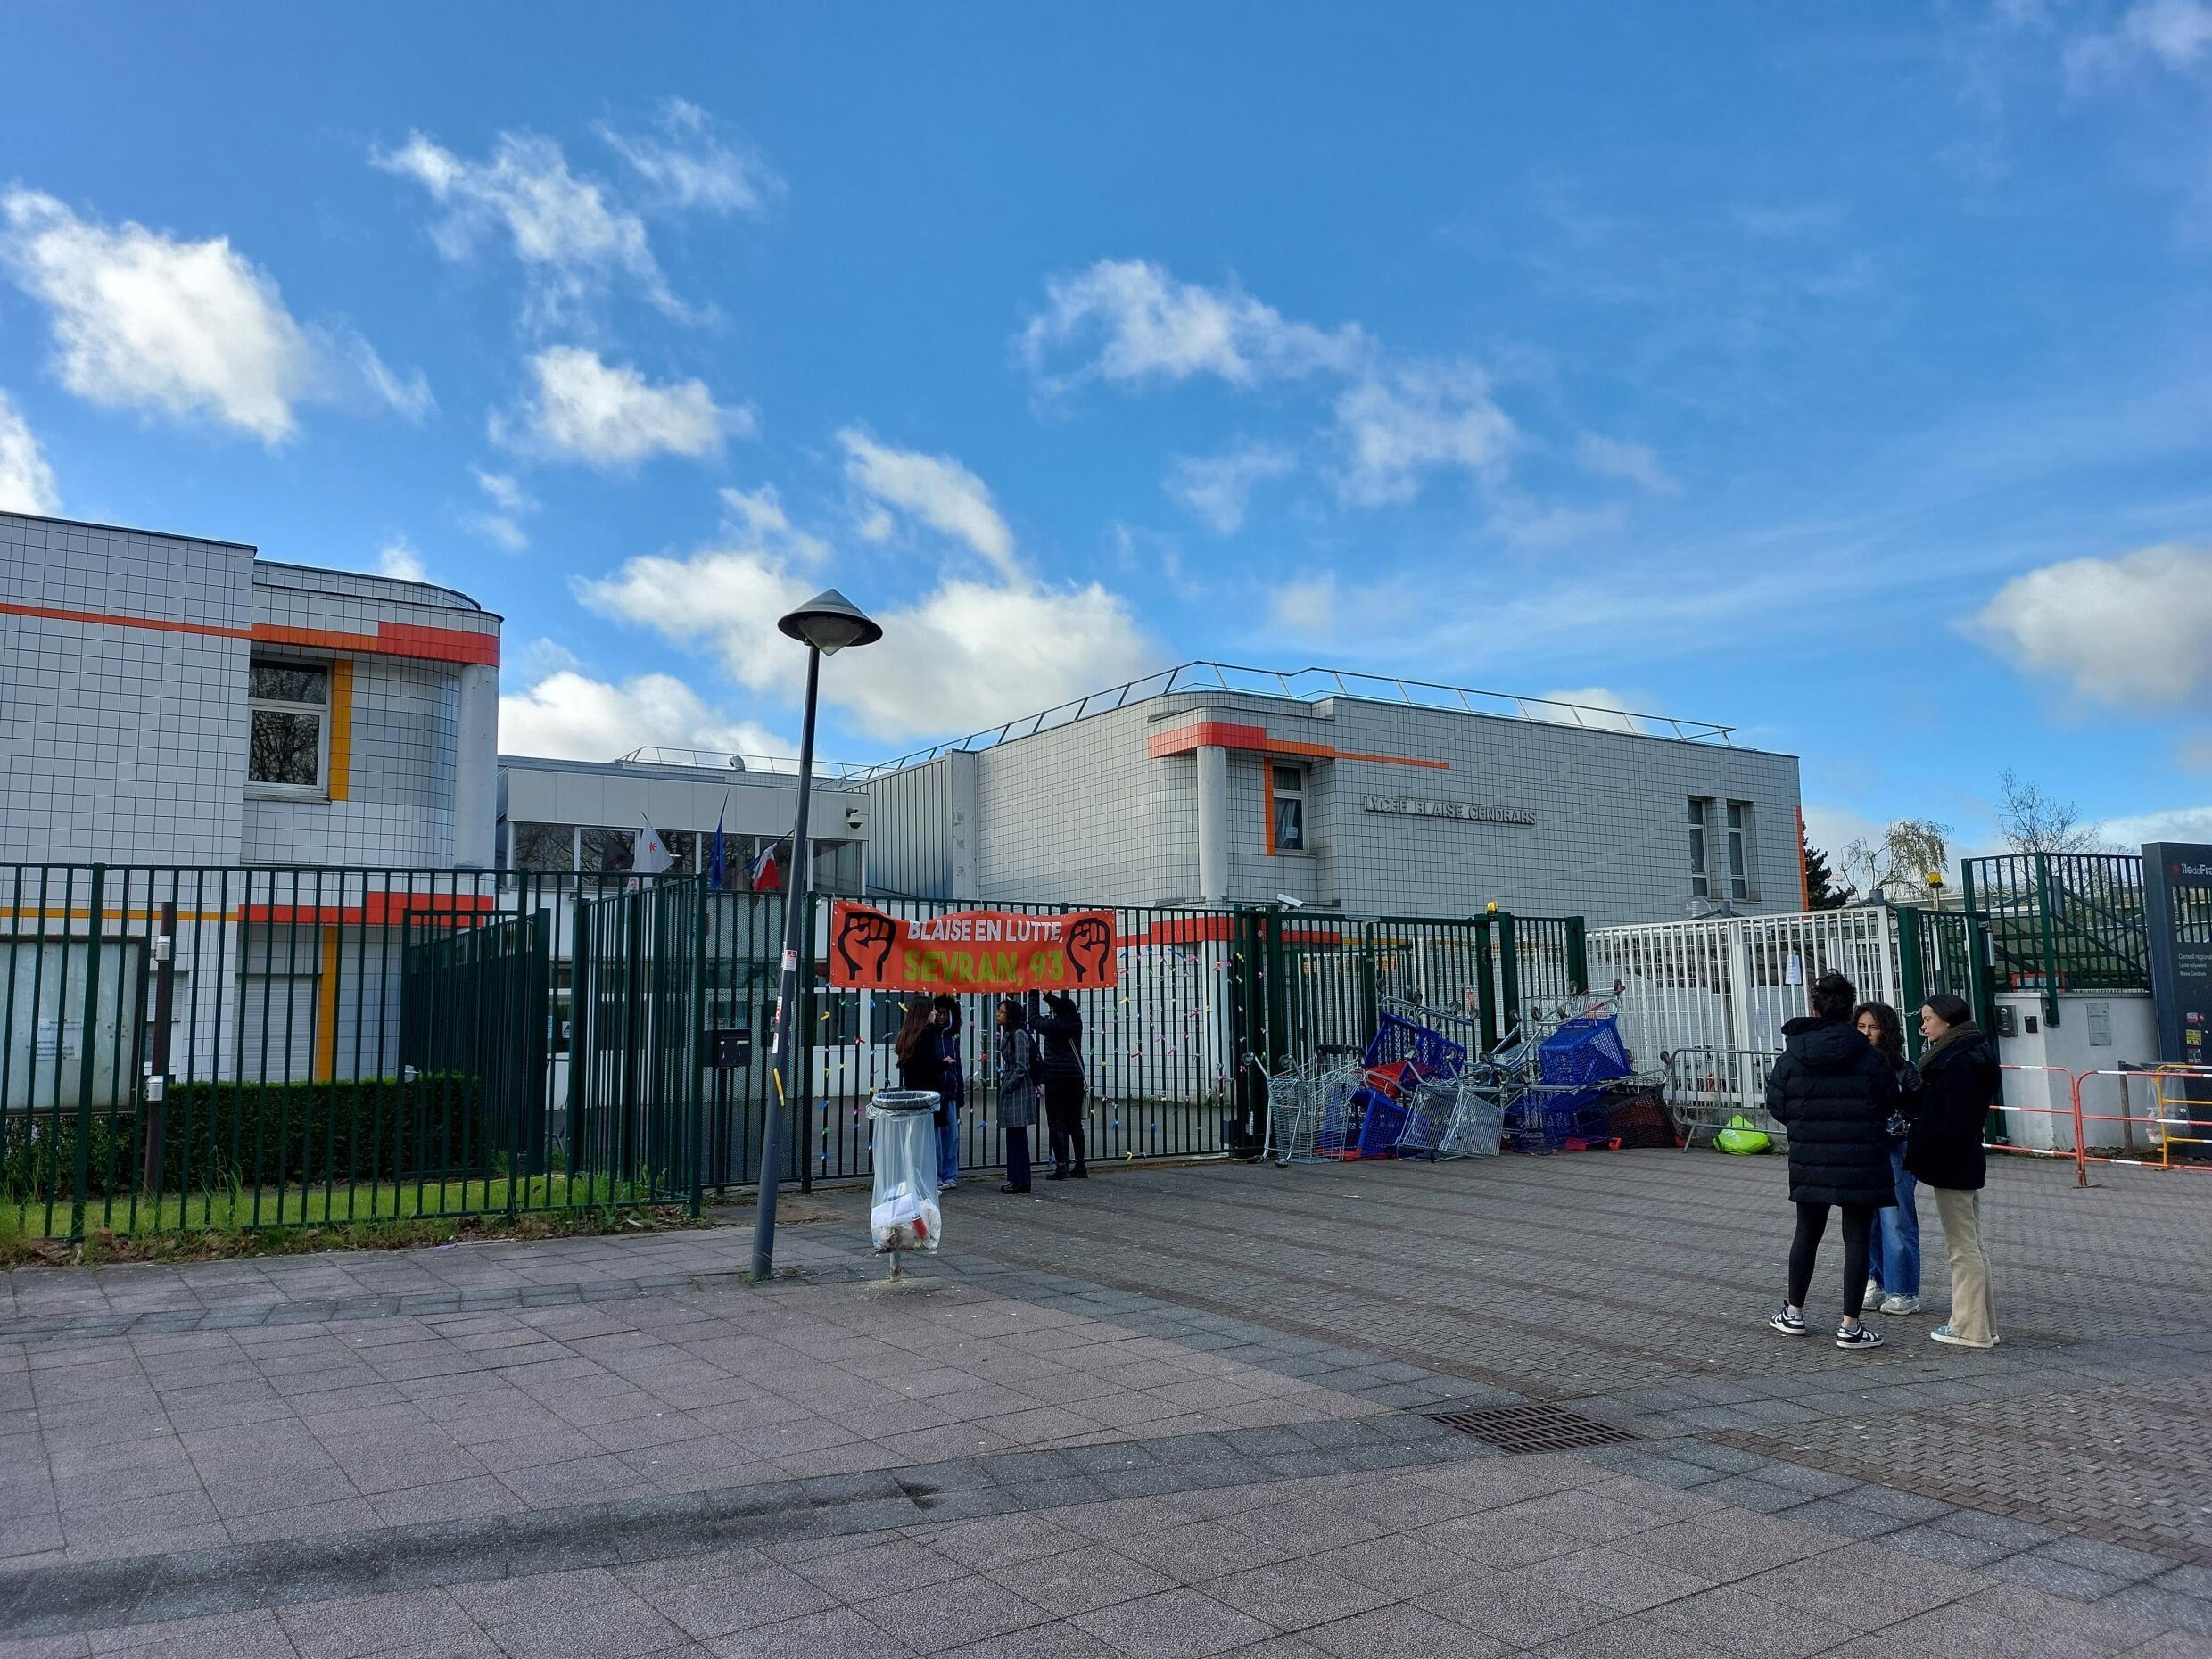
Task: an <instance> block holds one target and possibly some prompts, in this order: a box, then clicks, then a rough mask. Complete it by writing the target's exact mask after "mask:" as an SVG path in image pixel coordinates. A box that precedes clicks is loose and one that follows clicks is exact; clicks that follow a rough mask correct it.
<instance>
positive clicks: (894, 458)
mask: <svg viewBox="0 0 2212 1659" xmlns="http://www.w3.org/2000/svg"><path fill="white" fill-rule="evenodd" d="M838 442H840V443H842V444H843V445H844V446H845V454H846V460H845V475H846V478H847V479H849V480H851V481H852V483H854V484H855V485H856V486H858V487H859V489H861V490H862V491H863V492H865V493H866V494H867V495H868V496H869V497H870V498H871V499H873V500H875V501H877V502H879V503H880V504H881V505H883V506H885V507H896V508H901V509H902V510H904V511H905V512H909V513H912V514H913V515H914V516H916V517H917V518H919V519H920V520H921V521H922V522H923V523H924V524H928V525H929V527H930V528H931V529H933V530H937V531H939V532H942V533H944V534H945V535H948V536H952V537H954V538H956V539H957V540H959V541H965V542H966V543H967V544H968V545H969V546H970V547H971V548H973V549H975V550H976V551H977V552H978V553H979V554H981V555H982V556H983V557H985V558H986V559H988V560H989V561H990V562H991V564H992V565H995V567H996V568H997V569H998V571H999V572H1000V573H1001V574H1003V575H1004V576H1006V577H1007V578H1009V579H1010V580H1019V578H1020V574H1021V569H1020V565H1019V561H1017V559H1016V558H1015V557H1014V532H1012V531H1011V529H1009V528H1008V527H1007V524H1006V521H1005V519H1003V518H1002V517H1001V516H999V511H998V508H997V507H996V506H995V505H994V504H993V502H992V499H991V491H990V489H989V486H987V485H986V484H985V483H984V482H983V480H982V479H980V478H978V477H977V476H976V475H975V474H973V473H971V472H970V471H969V470H968V469H967V468H966V467H965V466H962V465H961V464H960V463H959V462H958V461H956V460H954V459H953V458H952V457H951V456H949V455H924V454H921V453H920V451H918V450H894V449H889V448H887V447H886V446H885V445H883V444H879V443H878V442H875V440H874V439H872V438H871V437H870V436H869V435H868V434H867V433H864V432H863V431H861V430H860V429H859V428H858V427H856V426H847V427H846V429H845V430H844V431H842V432H840V433H838Z"/></svg>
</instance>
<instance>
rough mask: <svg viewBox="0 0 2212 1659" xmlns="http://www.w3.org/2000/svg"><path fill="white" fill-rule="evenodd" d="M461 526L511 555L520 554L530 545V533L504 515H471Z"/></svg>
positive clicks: (467, 515)
mask: <svg viewBox="0 0 2212 1659" xmlns="http://www.w3.org/2000/svg"><path fill="white" fill-rule="evenodd" d="M461 525H462V527H463V528H464V529H466V530H468V531H471V532H474V533H475V534H476V535H479V536H482V537H483V539H484V540H485V541H489V542H491V543H492V544H494V545H495V546H497V547H499V548H500V549H504V550H505V551H507V552H509V553H520V552H521V551H523V550H524V549H525V548H527V547H528V546H529V545H530V535H529V532H526V531H525V530H524V528H523V527H522V526H521V525H520V524H516V522H515V521H514V520H513V519H511V518H509V517H508V516H507V515H506V514H504V513H469V514H466V515H465V516H463V517H462V519H461Z"/></svg>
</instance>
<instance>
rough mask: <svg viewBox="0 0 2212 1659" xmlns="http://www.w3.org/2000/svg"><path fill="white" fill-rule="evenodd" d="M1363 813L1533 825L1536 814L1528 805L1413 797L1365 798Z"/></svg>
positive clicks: (1371, 796)
mask: <svg viewBox="0 0 2212 1659" xmlns="http://www.w3.org/2000/svg"><path fill="white" fill-rule="evenodd" d="M1359 805H1360V810H1361V811H1363V812H1370V813H1393V814H1395V815H1397V816H1399V817H1400V818H1457V819H1460V820H1463V821H1465V822H1467V823H1476V824H1532V823H1534V822H1535V821H1536V814H1535V813H1532V812H1531V811H1530V810H1529V809H1528V808H1527V807H1525V806H1486V805H1482V804H1480V803H1478V802H1474V801H1424V800H1417V799H1416V798H1415V797H1414V796H1410V795H1363V796H1360V797H1359Z"/></svg>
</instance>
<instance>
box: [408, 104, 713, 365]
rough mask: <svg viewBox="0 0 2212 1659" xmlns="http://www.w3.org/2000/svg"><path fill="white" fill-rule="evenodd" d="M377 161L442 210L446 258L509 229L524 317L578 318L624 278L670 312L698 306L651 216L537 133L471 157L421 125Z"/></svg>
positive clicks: (513, 136)
mask: <svg viewBox="0 0 2212 1659" xmlns="http://www.w3.org/2000/svg"><path fill="white" fill-rule="evenodd" d="M369 161H370V162H371V164H372V165H374V166H376V167H378V168H381V169H384V171H385V172H388V173H394V174H397V175H398V176H399V177H402V178H411V179H413V180H415V182H416V183H417V184H419V185H421V186H422V187H423V188H424V189H425V190H426V191H428V192H429V193H430V198H431V200H432V201H433V202H436V203H437V204H438V206H439V207H440V208H442V210H443V214H442V217H441V218H440V219H438V221H437V222H436V223H435V224H434V225H433V226H432V227H431V239H432V241H433V242H434V243H436V244H437V248H438V252H440V253H442V254H443V255H444V256H445V257H446V258H447V259H449V260H457V261H458V260H467V259H469V258H471V257H472V256H473V255H474V254H475V252H476V249H477V247H478V245H479V244H480V243H482V242H483V240H484V238H485V237H486V236H487V235H504V236H505V238H506V241H507V243H508V246H509V247H510V248H511V250H512V251H513V252H514V254H515V257H516V259H517V260H521V261H522V264H523V267H524V269H525V270H526V271H527V272H528V273H529V278H530V285H531V289H530V298H529V301H528V303H527V305H526V307H525V311H524V315H525V318H526V319H527V320H529V321H530V322H532V324H535V325H537V326H574V325H575V324H578V323H580V322H582V321H583V320H584V319H585V318H588V317H589V316H590V313H591V312H592V311H593V310H595V309H596V307H597V305H598V302H599V301H601V300H602V299H603V298H604V297H605V296H606V295H607V293H608V292H609V291H610V289H611V288H612V287H613V285H614V284H615V282H616V281H617V280H618V279H620V278H623V277H627V278H628V280H629V281H630V282H631V284H632V285H635V286H636V288H637V289H638V290H639V292H640V293H642V294H643V295H644V296H645V298H646V299H647V300H648V301H649V302H650V303H651V304H652V305H653V306H654V307H655V308H656V309H657V310H660V311H662V312H663V313H664V314H665V315H667V316H670V317H673V318H680V319H684V320H691V319H692V318H693V316H694V314H693V313H692V312H691V311H690V310H689V308H688V307H686V306H685V305H684V304H683V303H682V301H680V300H678V299H677V298H676V296H675V295H674V294H673V293H671V292H670V290H669V287H668V281H667V278H666V277H665V276H663V275H662V273H661V268H660V263H659V261H658V260H656V259H655V258H654V257H653V249H652V244H651V243H650V241H649V240H648V237H647V236H646V234H645V221H644V220H643V219H640V218H639V217H638V216H637V215H636V214H635V213H631V212H627V211H624V210H621V209H618V208H616V207H615V206H614V205H613V204H612V203H611V202H609V201H608V199H607V193H606V192H605V191H604V190H603V189H601V187H600V186H598V185H597V184H595V183H593V182H592V181H591V180H590V179H587V178H579V177H576V176H575V175H574V174H573V173H571V172H570V171H569V170H568V161H567V158H566V157H565V156H564V155H563V154H562V153H561V147H560V145H558V144H556V143H554V142H553V140H551V139H550V138H545V137H541V136H538V135H537V134H535V133H501V134H500V135H499V138H498V140H497V141H496V142H495V143H494V144H493V145H492V150H491V159H490V160H488V161H464V160H462V159H461V158H460V157H459V156H457V155H455V154H454V153H452V152H451V151H450V150H447V149H444V148H442V146H441V145H439V144H437V143H436V142H435V141H433V140H432V139H430V138H428V137H425V136H424V135H423V134H421V133H411V134H409V136H408V141H407V143H405V144H402V145H400V148H399V149H397V150H392V151H385V150H377V151H374V152H372V153H370V156H369Z"/></svg>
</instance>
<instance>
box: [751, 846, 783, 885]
mask: <svg viewBox="0 0 2212 1659" xmlns="http://www.w3.org/2000/svg"><path fill="white" fill-rule="evenodd" d="M745 873H746V875H747V879H750V880H751V882H752V884H753V891H754V892H755V893H772V892H774V891H775V890H776V889H777V888H779V887H781V886H783V871H782V870H781V869H780V868H779V867H778V865H777V863H776V843H775V842H773V841H771V842H769V843H768V845H767V846H763V847H762V848H761V850H760V851H759V852H758V853H755V854H754V855H753V862H752V863H750V864H748V865H747V867H746V872H745Z"/></svg>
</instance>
